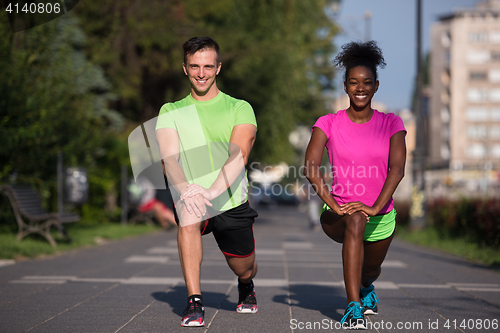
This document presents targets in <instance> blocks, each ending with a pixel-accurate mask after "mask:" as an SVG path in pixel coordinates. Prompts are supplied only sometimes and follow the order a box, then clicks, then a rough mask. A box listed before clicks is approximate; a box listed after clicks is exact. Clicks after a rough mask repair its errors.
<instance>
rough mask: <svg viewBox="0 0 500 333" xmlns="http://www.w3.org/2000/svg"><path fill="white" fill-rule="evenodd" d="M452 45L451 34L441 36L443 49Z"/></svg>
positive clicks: (446, 33) (445, 33)
mask: <svg viewBox="0 0 500 333" xmlns="http://www.w3.org/2000/svg"><path fill="white" fill-rule="evenodd" d="M450 44H451V38H450V33H449V32H444V33H443V34H442V35H441V45H443V47H450Z"/></svg>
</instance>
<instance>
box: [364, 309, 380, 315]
mask: <svg viewBox="0 0 500 333" xmlns="http://www.w3.org/2000/svg"><path fill="white" fill-rule="evenodd" d="M364 314H365V315H378V312H375V311H373V310H372V309H367V310H365V312H364Z"/></svg>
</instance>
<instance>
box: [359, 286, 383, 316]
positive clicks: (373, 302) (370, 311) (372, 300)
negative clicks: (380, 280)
mask: <svg viewBox="0 0 500 333" xmlns="http://www.w3.org/2000/svg"><path fill="white" fill-rule="evenodd" d="M359 298H360V300H361V305H362V306H363V313H364V314H365V315H376V314H378V307H377V304H378V303H380V300H379V299H378V297H377V294H376V293H375V287H374V286H373V284H372V285H370V286H369V287H366V288H363V289H361V290H360V291H359Z"/></svg>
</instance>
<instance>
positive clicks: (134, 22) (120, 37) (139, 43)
mask: <svg viewBox="0 0 500 333" xmlns="http://www.w3.org/2000/svg"><path fill="white" fill-rule="evenodd" d="M331 2H332V0H322V1H297V0H259V1H246V0H214V1H210V2H207V1H201V0H186V1H182V2H180V1H174V0H169V1H164V0H162V1H160V0H152V1H149V2H148V5H147V6H145V5H144V3H143V2H141V1H139V0H128V1H117V0H103V1H99V2H85V3H82V5H81V6H78V7H77V8H76V9H77V12H78V15H79V17H81V18H82V25H83V28H84V29H85V31H86V33H87V34H88V36H89V39H90V41H91V42H90V43H89V44H88V45H89V48H88V49H87V52H88V54H89V56H90V57H91V58H92V59H93V61H95V62H96V63H98V64H100V65H102V66H103V68H104V69H105V71H106V73H107V74H108V75H109V77H110V79H111V81H112V83H113V85H114V86H115V87H116V93H117V94H118V95H119V96H120V98H119V99H118V100H117V102H116V104H115V108H116V109H117V110H119V111H120V112H121V113H122V114H124V115H125V116H126V117H128V118H130V119H134V120H136V121H140V122H142V121H146V120H148V119H151V118H153V117H155V116H156V115H157V114H158V110H159V108H160V107H161V105H162V104H164V103H165V102H169V101H174V100H178V99H181V98H183V97H185V96H186V95H187V94H188V93H189V83H188V81H187V80H186V79H185V77H184V73H183V72H182V67H181V64H182V61H183V54H182V47H181V45H182V43H184V42H185V41H186V40H188V39H189V38H191V37H193V36H201V35H208V36H212V37H213V38H215V39H216V40H217V41H218V43H219V44H220V46H221V53H222V54H221V55H222V64H223V66H222V72H221V74H220V75H219V77H218V85H219V87H220V88H221V89H222V90H223V91H224V92H226V93H228V94H229V95H232V96H234V97H236V98H241V99H245V100H247V101H248V102H250V104H252V106H253V108H254V110H255V112H256V115H257V122H258V125H259V132H258V135H257V141H256V144H255V146H254V150H253V151H252V153H253V154H252V156H250V158H251V159H252V160H254V161H255V160H259V161H260V162H263V163H277V162H280V161H287V162H288V161H290V160H292V159H293V154H294V151H293V149H292V147H291V146H290V143H289V142H288V134H289V133H290V132H291V131H292V130H293V129H294V127H295V126H296V125H297V124H300V123H303V124H307V125H311V124H312V122H313V121H314V119H315V118H317V117H318V116H320V115H322V114H325V113H326V112H327V111H326V110H325V108H324V102H325V98H324V94H323V90H325V89H330V88H331V87H330V86H329V84H330V81H331V79H332V75H333V70H332V68H331V66H330V64H329V58H330V55H331V53H332V52H333V46H332V37H333V36H334V35H335V33H336V32H337V27H336V26H335V24H334V23H333V22H332V21H331V20H330V19H329V18H328V17H327V15H326V14H325V7H326V6H327V5H328V4H330V3H331ZM320 82H322V84H320Z"/></svg>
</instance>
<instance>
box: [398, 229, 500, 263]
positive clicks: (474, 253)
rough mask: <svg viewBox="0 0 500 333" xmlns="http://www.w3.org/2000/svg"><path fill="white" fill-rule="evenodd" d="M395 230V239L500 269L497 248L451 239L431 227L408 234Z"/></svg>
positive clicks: (463, 238) (463, 239)
mask: <svg viewBox="0 0 500 333" xmlns="http://www.w3.org/2000/svg"><path fill="white" fill-rule="evenodd" d="M396 230H397V231H396V237H398V238H399V239H402V240H405V241H407V242H410V243H414V244H418V245H423V246H427V247H430V248H433V249H438V250H442V251H444V252H448V253H451V254H454V255H457V256H460V257H462V258H465V259H467V260H470V261H473V262H476V263H480V264H483V265H486V266H489V267H491V268H495V269H500V251H499V249H498V248H494V247H490V246H481V245H480V244H478V243H476V242H472V241H470V240H468V239H466V238H465V237H460V236H458V237H452V236H450V235H449V234H447V233H445V232H440V231H438V230H437V229H436V228H432V227H427V228H425V229H423V230H418V231H412V232H409V231H408V228H407V227H401V226H398V228H397V229H396Z"/></svg>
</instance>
